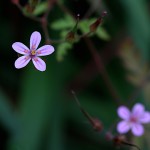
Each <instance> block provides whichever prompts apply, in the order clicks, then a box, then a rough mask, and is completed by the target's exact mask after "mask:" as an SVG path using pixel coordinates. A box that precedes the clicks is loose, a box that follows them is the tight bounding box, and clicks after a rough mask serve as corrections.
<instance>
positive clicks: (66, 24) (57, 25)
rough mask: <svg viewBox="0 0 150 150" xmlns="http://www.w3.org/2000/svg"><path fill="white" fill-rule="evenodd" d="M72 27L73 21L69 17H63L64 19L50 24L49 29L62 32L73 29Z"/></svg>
mask: <svg viewBox="0 0 150 150" xmlns="http://www.w3.org/2000/svg"><path fill="white" fill-rule="evenodd" d="M74 25H75V21H74V19H73V18H72V17H71V16H69V15H65V17H64V18H61V19H59V20H57V21H55V22H53V23H52V24H50V27H51V28H52V29H54V30H63V29H69V28H73V27H74Z"/></svg>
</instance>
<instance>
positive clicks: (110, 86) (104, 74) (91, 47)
mask: <svg viewBox="0 0 150 150" xmlns="http://www.w3.org/2000/svg"><path fill="white" fill-rule="evenodd" d="M84 39H85V42H86V44H87V45H88V48H89V50H90V52H91V54H92V57H93V59H94V61H95V64H96V66H97V69H98V71H99V73H100V74H101V76H102V78H103V80H104V82H105V84H106V86H107V88H108V90H109V92H110V94H111V95H112V97H113V99H114V101H115V102H116V103H117V104H118V105H119V104H120V103H121V102H120V100H121V98H120V96H119V94H118V92H117V90H116V89H115V87H114V86H113V84H112V82H111V80H110V78H109V75H108V73H107V71H106V69H105V66H104V64H103V63H102V60H101V57H100V55H99V54H98V52H97V50H96V49H95V47H94V45H93V43H92V42H91V40H90V39H88V38H86V37H85V38H84Z"/></svg>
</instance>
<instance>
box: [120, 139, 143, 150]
mask: <svg viewBox="0 0 150 150" xmlns="http://www.w3.org/2000/svg"><path fill="white" fill-rule="evenodd" d="M122 144H125V145H129V146H132V147H135V148H136V149H137V150H141V149H140V148H139V147H138V146H137V145H135V144H132V143H129V142H127V141H122Z"/></svg>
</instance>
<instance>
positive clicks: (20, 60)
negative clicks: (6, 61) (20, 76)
mask: <svg viewBox="0 0 150 150" xmlns="http://www.w3.org/2000/svg"><path fill="white" fill-rule="evenodd" d="M30 60H31V58H30V57H28V56H21V57H19V58H18V59H17V60H16V61H15V67H16V68H17V69H20V68H23V67H25V66H26V65H27V64H28V63H29V61H30Z"/></svg>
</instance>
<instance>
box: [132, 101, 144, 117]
mask: <svg viewBox="0 0 150 150" xmlns="http://www.w3.org/2000/svg"><path fill="white" fill-rule="evenodd" d="M143 113H144V106H143V105H142V104H140V103H137V104H135V105H134V107H133V108H132V114H133V115H135V116H137V117H141V115H143Z"/></svg>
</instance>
